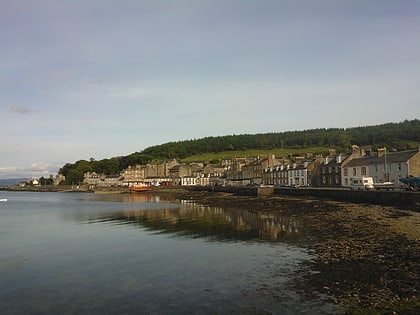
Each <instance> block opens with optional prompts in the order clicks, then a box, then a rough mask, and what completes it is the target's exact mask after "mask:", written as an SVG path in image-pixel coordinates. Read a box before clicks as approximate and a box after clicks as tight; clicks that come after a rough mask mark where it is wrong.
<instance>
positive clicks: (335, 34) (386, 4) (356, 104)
mask: <svg viewBox="0 0 420 315" xmlns="http://www.w3.org/2000/svg"><path fill="white" fill-rule="evenodd" d="M0 45H1V49H0V178H15V177H41V176H44V177H46V176H50V175H55V174H56V173H57V171H58V169H59V168H60V167H61V166H63V165H64V164H66V163H74V162H75V161H77V160H81V159H86V160H88V159H90V158H94V159H97V160H100V159H104V158H110V157H114V156H121V155H128V154H131V153H133V152H137V151H141V150H143V149H145V148H147V147H149V146H153V145H158V144H162V143H166V142H170V141H181V140H189V139H198V138H202V137H207V136H224V135H232V134H255V133H266V132H282V131H294V130H307V129H313V128H331V127H339V128H349V127H356V126H366V125H377V124H382V123H387V122H400V121H403V120H405V119H409V120H411V119H419V118H420V102H419V101H420V88H419V87H420V1H416V0H413V1H410V0H395V1H393V0H369V1H366V0H361V1H359V0H348V1H345V0H343V1H337V0H313V1H312V0H306V1H303V0H194V1H193V0H191V1H190V0H172V1H171V0H166V1H164V0H149V1H144V0H61V1H56V0H34V1H27V0H14V1H8V0H0Z"/></svg>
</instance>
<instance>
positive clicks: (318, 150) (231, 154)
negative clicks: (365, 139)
mask: <svg viewBox="0 0 420 315" xmlns="http://www.w3.org/2000/svg"><path fill="white" fill-rule="evenodd" d="M269 153H271V154H274V155H275V156H276V157H287V156H288V155H290V154H292V155H293V154H296V155H297V154H305V153H312V154H323V155H325V154H327V153H328V147H308V148H298V149H293V148H288V149H287V148H286V149H284V148H283V149H271V150H246V151H225V152H217V153H205V154H197V155H192V156H189V157H187V158H185V159H182V162H185V163H190V162H194V161H204V162H209V161H220V160H221V159H223V158H236V157H245V156H258V155H259V156H264V155H267V154H269Z"/></svg>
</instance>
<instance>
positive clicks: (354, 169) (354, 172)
mask: <svg viewBox="0 0 420 315" xmlns="http://www.w3.org/2000/svg"><path fill="white" fill-rule="evenodd" d="M356 174H357V173H356V168H355V167H353V176H356Z"/></svg>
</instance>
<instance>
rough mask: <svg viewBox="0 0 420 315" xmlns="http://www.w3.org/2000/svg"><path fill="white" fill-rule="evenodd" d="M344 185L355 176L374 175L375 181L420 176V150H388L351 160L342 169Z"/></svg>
mask: <svg viewBox="0 0 420 315" xmlns="http://www.w3.org/2000/svg"><path fill="white" fill-rule="evenodd" d="M341 172H342V173H341V177H342V185H343V186H349V184H350V181H351V179H352V178H354V177H373V181H374V182H375V183H382V182H388V181H389V182H394V183H399V179H400V178H402V177H407V176H420V152H419V150H407V151H400V152H388V153H387V152H386V151H385V150H380V151H379V152H378V156H374V157H373V156H368V157H362V158H358V159H353V160H351V161H350V162H349V163H348V164H347V165H346V166H345V167H343V168H342V170H341Z"/></svg>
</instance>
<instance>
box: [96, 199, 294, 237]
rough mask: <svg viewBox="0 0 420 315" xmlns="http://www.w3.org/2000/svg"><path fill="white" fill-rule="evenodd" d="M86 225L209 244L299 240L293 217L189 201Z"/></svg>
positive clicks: (104, 217)
mask: <svg viewBox="0 0 420 315" xmlns="http://www.w3.org/2000/svg"><path fill="white" fill-rule="evenodd" d="M136 198H137V197H136ZM143 198H145V197H143ZM168 201H170V200H168ZM89 223H110V224H131V225H135V226H139V227H142V228H146V229H148V230H150V231H155V232H156V233H170V234H175V235H177V236H180V237H190V238H197V237H204V238H206V239H207V240H209V241H236V240H241V241H270V242H277V241H282V242H292V243H294V242H296V241H297V240H298V239H299V237H300V223H299V221H298V219H297V218H296V217H291V216H282V215H279V214H278V213H272V212H261V211H252V210H246V209H224V208H217V207H208V206H203V205H199V204H197V203H195V202H191V201H190V200H181V204H180V206H178V207H174V206H173V205H172V207H164V208H159V209H150V208H143V209H129V210H124V211H122V212H120V213H112V214H107V215H102V216H100V217H96V218H90V219H89Z"/></svg>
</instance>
